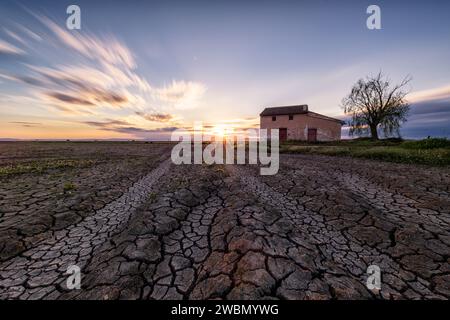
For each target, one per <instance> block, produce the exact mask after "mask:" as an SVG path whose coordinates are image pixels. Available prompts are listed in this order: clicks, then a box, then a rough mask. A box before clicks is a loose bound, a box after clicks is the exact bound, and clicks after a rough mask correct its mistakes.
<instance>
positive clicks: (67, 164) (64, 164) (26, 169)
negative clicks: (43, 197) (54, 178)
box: [0, 160, 94, 176]
mask: <svg viewBox="0 0 450 320" xmlns="http://www.w3.org/2000/svg"><path fill="white" fill-rule="evenodd" d="M93 163H94V160H48V161H34V162H28V163H17V164H10V165H5V166H1V167H0V176H2V175H13V174H23V173H41V172H45V171H47V170H51V169H61V168H80V167H87V166H90V165H92V164H93Z"/></svg>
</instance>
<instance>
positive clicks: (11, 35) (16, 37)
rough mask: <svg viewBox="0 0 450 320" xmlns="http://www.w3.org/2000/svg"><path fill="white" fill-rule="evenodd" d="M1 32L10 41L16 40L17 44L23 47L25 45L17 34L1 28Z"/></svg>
mask: <svg viewBox="0 0 450 320" xmlns="http://www.w3.org/2000/svg"><path fill="white" fill-rule="evenodd" d="M3 31H4V32H5V33H6V34H7V35H8V36H9V37H10V38H12V39H14V40H16V41H17V42H20V43H21V44H23V45H26V42H25V40H24V39H22V37H20V36H19V35H18V34H17V33H15V32H13V31H11V30H9V29H7V28H3Z"/></svg>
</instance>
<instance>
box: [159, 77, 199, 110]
mask: <svg viewBox="0 0 450 320" xmlns="http://www.w3.org/2000/svg"><path fill="white" fill-rule="evenodd" d="M205 92H206V86H205V85H204V84H202V83H198V82H191V81H175V80H174V81H172V83H171V84H170V85H168V86H164V87H162V88H158V89H154V90H153V96H154V97H155V98H156V99H159V100H161V101H164V102H170V103H173V104H174V106H175V107H177V108H178V109H191V108H193V107H195V106H196V103H197V102H198V100H199V99H200V98H201V97H202V96H203V95H204V94H205Z"/></svg>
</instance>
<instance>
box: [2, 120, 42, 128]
mask: <svg viewBox="0 0 450 320" xmlns="http://www.w3.org/2000/svg"><path fill="white" fill-rule="evenodd" d="M10 123H13V124H18V125H21V126H22V127H26V128H30V127H37V126H41V125H42V123H39V122H27V121H11V122H10Z"/></svg>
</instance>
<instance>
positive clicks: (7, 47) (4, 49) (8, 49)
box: [0, 39, 25, 55]
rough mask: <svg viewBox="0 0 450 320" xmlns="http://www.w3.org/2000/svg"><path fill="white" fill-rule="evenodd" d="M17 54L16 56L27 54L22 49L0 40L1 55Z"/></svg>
mask: <svg viewBox="0 0 450 320" xmlns="http://www.w3.org/2000/svg"><path fill="white" fill-rule="evenodd" d="M2 53H3V54H16V55H22V54H25V51H23V50H22V49H19V48H17V47H16V46H14V45H12V44H10V43H8V42H6V41H3V40H1V39H0V54H2Z"/></svg>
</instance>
